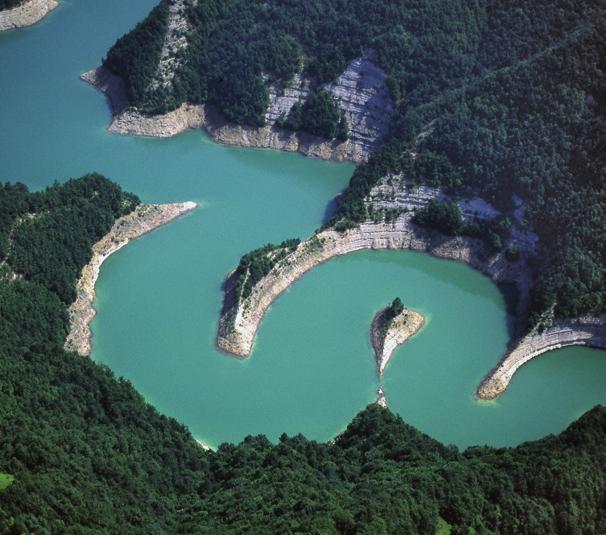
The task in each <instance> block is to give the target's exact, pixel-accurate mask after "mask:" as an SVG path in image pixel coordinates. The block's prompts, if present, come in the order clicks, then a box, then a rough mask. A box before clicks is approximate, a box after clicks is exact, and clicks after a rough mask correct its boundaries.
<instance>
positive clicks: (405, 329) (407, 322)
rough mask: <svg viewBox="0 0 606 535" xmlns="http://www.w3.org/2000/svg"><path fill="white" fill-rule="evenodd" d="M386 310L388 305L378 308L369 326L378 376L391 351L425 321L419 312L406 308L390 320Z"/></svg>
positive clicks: (389, 357) (412, 334)
mask: <svg viewBox="0 0 606 535" xmlns="http://www.w3.org/2000/svg"><path fill="white" fill-rule="evenodd" d="M388 312H389V307H387V308H384V309H382V310H379V312H377V314H376V315H375V317H374V318H373V320H372V324H371V326H370V342H371V344H372V348H373V349H374V352H375V359H376V362H377V371H378V373H379V377H380V376H382V375H383V372H384V371H385V367H386V366H387V364H388V363H389V361H390V359H391V356H392V354H393V352H394V351H395V350H396V349H397V348H398V347H399V346H401V345H402V344H403V343H404V342H406V340H408V339H409V338H410V337H412V336H414V335H415V334H416V333H417V332H419V330H420V329H421V327H423V325H424V323H425V318H424V317H423V316H421V314H419V313H418V312H415V311H414V310H410V309H408V308H405V309H404V311H403V312H402V313H401V314H398V315H397V316H396V317H395V318H393V319H392V320H391V321H389V318H388Z"/></svg>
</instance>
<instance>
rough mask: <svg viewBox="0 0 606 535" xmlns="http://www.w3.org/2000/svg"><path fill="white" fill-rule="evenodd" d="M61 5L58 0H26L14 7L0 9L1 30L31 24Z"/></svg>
mask: <svg viewBox="0 0 606 535" xmlns="http://www.w3.org/2000/svg"><path fill="white" fill-rule="evenodd" d="M58 5H59V2H58V1H57V0H26V1H25V2H24V3H23V4H21V5H20V6H17V7H15V8H13V9H5V10H2V11H0V32H3V31H6V30H12V29H15V28H23V27H25V26H31V25H32V24H36V22H38V21H40V20H42V19H43V18H44V17H45V16H46V15H47V14H48V13H49V12H50V11H52V10H53V9H55V8H56V7H57V6H58Z"/></svg>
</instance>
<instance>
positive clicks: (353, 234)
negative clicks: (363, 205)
mask: <svg viewBox="0 0 606 535" xmlns="http://www.w3.org/2000/svg"><path fill="white" fill-rule="evenodd" d="M363 249H371V250H377V249H410V250H415V251H423V252H427V253H430V254H432V255H434V256H437V257H440V258H447V259H450V260H457V261H460V262H465V263H467V264H470V265H471V266H473V267H475V268H476V269H479V270H480V271H482V272H483V273H485V274H486V275H488V276H489V277H491V278H492V279H493V280H494V281H498V282H518V280H520V281H522V279H523V278H524V277H525V276H526V271H525V270H524V269H522V268H521V267H520V266H516V265H515V264H512V263H510V262H507V260H506V259H505V258H504V255H503V254H501V253H497V254H495V253H491V252H490V251H488V250H487V247H486V246H485V244H484V243H483V242H482V241H480V240H477V239H473V238H468V237H462V236H457V237H446V236H443V235H442V234H440V233H438V232H435V231H431V230H428V229H424V228H420V227H418V226H416V225H415V224H414V223H412V221H411V214H409V213H405V214H403V215H402V216H400V217H399V218H398V219H397V220H396V221H395V222H394V223H385V222H382V223H374V222H367V223H364V224H362V225H360V227H358V228H355V229H350V230H347V231H345V232H337V231H335V230H332V229H329V230H324V231H322V232H320V233H318V234H316V235H314V236H313V237H312V238H310V239H308V240H306V241H303V242H301V243H300V244H299V246H298V247H297V249H296V250H295V251H294V252H292V253H291V254H290V255H288V256H287V257H286V258H285V259H283V260H282V261H281V262H279V263H278V264H277V265H276V266H274V268H273V269H272V270H271V271H270V272H269V274H268V275H266V276H265V277H264V278H263V279H261V281H259V282H258V283H257V285H256V286H255V287H254V289H253V291H252V293H251V295H250V296H249V297H247V298H246V299H244V300H243V301H241V302H239V303H234V304H233V305H232V306H228V307H224V310H223V313H222V315H221V318H220V321H219V330H218V336H217V345H218V347H219V348H220V349H222V350H223V351H226V352H228V353H231V354H233V355H236V356H240V357H247V356H249V355H250V352H251V350H252V346H253V342H254V338H255V335H256V332H257V329H258V327H259V324H260V323H261V320H262V319H263V316H264V314H265V312H266V310H267V309H268V308H269V306H270V305H271V303H272V302H273V301H274V300H275V299H277V298H278V296H279V295H280V294H281V293H282V292H284V291H285V290H286V289H287V288H288V287H289V286H290V285H291V284H293V283H294V282H295V281H296V280H298V279H299V278H300V277H302V276H303V275H304V274H305V273H306V272H307V271H309V270H310V269H313V268H314V267H315V266H317V265H319V264H321V263H322V262H326V261H328V260H330V259H331V258H334V257H335V256H340V255H344V254H348V253H351V252H354V251H360V250H363ZM232 282H235V281H231V277H228V280H227V282H226V298H227V296H228V294H229V290H230V285H231V283H232ZM522 284H524V282H523V281H522Z"/></svg>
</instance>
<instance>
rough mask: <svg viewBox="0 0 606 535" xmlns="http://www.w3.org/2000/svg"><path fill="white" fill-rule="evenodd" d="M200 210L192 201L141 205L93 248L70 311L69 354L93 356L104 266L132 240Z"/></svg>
mask: <svg viewBox="0 0 606 535" xmlns="http://www.w3.org/2000/svg"><path fill="white" fill-rule="evenodd" d="M196 207H197V204H196V203H194V202H191V201H188V202H183V203H173V204H141V205H139V206H137V208H135V210H133V211H132V212H131V213H130V214H128V215H125V216H123V217H121V218H119V219H117V220H116V221H115V222H114V225H113V226H112V228H111V230H110V231H109V232H108V233H107V234H106V235H105V236H103V238H101V239H100V240H99V241H98V242H97V243H95V244H94V245H93V248H92V249H93V256H92V258H91V260H90V262H89V263H88V264H86V265H85V266H84V267H83V268H82V272H81V275H80V278H79V279H78V282H77V284H76V291H77V297H76V300H75V301H74V302H73V303H72V304H71V305H70V307H69V310H68V312H69V323H70V330H69V334H68V335H67V338H66V340H65V349H66V350H68V351H75V352H76V353H78V354H79V355H82V356H88V355H90V353H91V350H92V347H91V330H90V322H91V321H92V319H93V318H94V317H95V314H96V312H95V309H94V307H93V302H94V299H95V284H96V282H97V278H98V277H99V271H100V269H101V265H102V264H103V262H105V260H107V258H109V257H110V256H111V255H112V254H114V253H115V252H116V251H118V250H120V249H121V248H122V247H124V246H125V245H126V244H128V243H129V242H130V241H131V240H135V239H137V238H139V237H141V236H143V235H144V234H147V233H148V232H151V231H152V230H154V229H156V228H158V227H160V226H162V225H165V224H166V223H169V222H170V221H172V220H174V219H176V218H177V217H179V216H181V215H183V214H185V213H186V212H189V211H190V210H193V209H194V208H196Z"/></svg>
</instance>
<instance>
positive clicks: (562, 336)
mask: <svg viewBox="0 0 606 535" xmlns="http://www.w3.org/2000/svg"><path fill="white" fill-rule="evenodd" d="M568 346H589V347H595V348H601V349H606V316H600V317H583V318H580V319H577V320H558V321H555V322H554V324H553V325H552V326H551V327H549V328H547V329H545V330H544V331H542V332H538V330H534V331H533V332H531V333H529V334H528V335H526V336H525V337H524V338H522V339H521V340H520V341H519V342H518V343H517V344H516V345H515V347H514V348H513V350H511V351H510V352H508V353H507V354H506V355H505V357H504V358H503V360H502V361H501V362H500V364H499V365H498V366H497V367H496V368H495V369H494V370H492V372H490V373H489V374H488V375H487V376H486V378H485V379H484V381H482V384H480V386H479V388H478V391H477V395H478V397H479V398H480V399H494V398H496V397H498V396H500V395H501V394H502V393H503V392H504V391H505V389H506V388H507V386H508V385H509V382H510V381H511V379H512V377H513V375H514V374H515V372H516V371H518V369H519V368H520V367H521V366H523V365H524V364H525V363H526V362H528V361H529V360H531V359H533V358H535V357H538V356H539V355H542V354H543V353H547V352H548V351H552V350H554V349H559V348H562V347H568Z"/></svg>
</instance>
